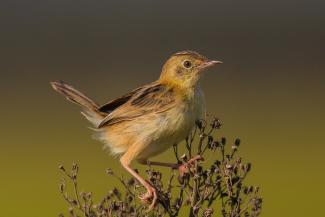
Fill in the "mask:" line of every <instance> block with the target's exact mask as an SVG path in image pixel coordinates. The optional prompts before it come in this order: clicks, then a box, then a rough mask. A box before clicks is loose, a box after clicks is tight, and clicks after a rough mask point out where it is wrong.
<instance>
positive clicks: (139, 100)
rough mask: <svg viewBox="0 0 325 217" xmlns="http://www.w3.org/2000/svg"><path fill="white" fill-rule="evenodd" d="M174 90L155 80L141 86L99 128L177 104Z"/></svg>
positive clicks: (164, 109) (161, 110)
mask: <svg viewBox="0 0 325 217" xmlns="http://www.w3.org/2000/svg"><path fill="white" fill-rule="evenodd" d="M175 102H176V99H175V94H174V90H173V89H171V88H168V87H166V86H165V85H163V84H159V83H157V82H154V83H152V84H150V85H147V86H144V87H143V88H140V89H139V90H138V91H137V92H136V93H134V94H133V95H132V96H131V97H130V99H129V100H128V101H127V102H126V103H124V104H123V105H121V106H120V107H118V108H117V109H115V110H113V111H112V112H111V113H110V114H108V115H107V116H106V117H105V118H104V119H103V120H102V122H101V123H100V124H99V125H98V128H101V127H103V126H109V125H113V124H116V123H120V122H123V121H131V120H134V119H135V118H137V117H140V116H143V115H146V114H150V113H152V114H155V113H160V112H164V111H166V110H169V109H170V108H172V107H174V106H175Z"/></svg>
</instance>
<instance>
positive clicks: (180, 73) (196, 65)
mask: <svg viewBox="0 0 325 217" xmlns="http://www.w3.org/2000/svg"><path fill="white" fill-rule="evenodd" d="M218 63H221V62H220V61H215V60H209V59H208V58H206V57H205V56H203V55H201V54H199V53H197V52H194V51H181V52H177V53H175V54H173V55H172V56H171V57H170V58H169V59H168V60H167V61H166V63H165V64H164V66H163V69H162V72H161V75H160V81H161V82H163V83H164V82H165V83H167V84H170V85H174V86H177V87H180V88H182V89H189V88H193V87H195V85H196V84H197V82H198V81H199V78H200V76H201V73H200V72H202V71H204V70H205V69H207V68H208V67H210V66H212V65H214V64H218Z"/></svg>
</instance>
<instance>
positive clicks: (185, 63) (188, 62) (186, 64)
mask: <svg viewBox="0 0 325 217" xmlns="http://www.w3.org/2000/svg"><path fill="white" fill-rule="evenodd" d="M183 65H184V67H185V68H187V69H188V68H190V67H191V66H192V63H191V62H190V61H188V60H185V61H184V63H183Z"/></svg>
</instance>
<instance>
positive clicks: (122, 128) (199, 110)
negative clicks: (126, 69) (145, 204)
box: [51, 51, 221, 208]
mask: <svg viewBox="0 0 325 217" xmlns="http://www.w3.org/2000/svg"><path fill="white" fill-rule="evenodd" d="M217 63H221V62H220V61H211V60H209V59H208V58H206V57H204V56H202V55H201V54H199V53H197V52H193V51H182V52H178V53H175V54H173V55H172V56H171V57H170V58H169V59H168V60H167V61H166V63H165V64H164V66H163V68H162V72H161V75H160V78H159V79H158V80H157V81H154V82H152V83H150V84H147V85H144V86H142V87H139V88H137V89H135V90H133V91H131V92H129V93H127V94H125V95H123V96H121V97H119V98H117V99H115V100H112V101H110V102H108V103H106V104H104V105H102V106H98V104H96V103H95V102H93V101H92V100H91V99H90V98H88V97H87V96H85V95H84V94H82V93H81V92H79V91H77V90H76V89H74V88H73V87H71V86H69V85H67V84H65V83H63V82H51V85H52V87H53V88H54V89H55V90H56V91H58V92H59V93H61V94H63V95H64V96H65V97H66V98H67V99H69V100H70V101H72V102H74V103H76V104H78V105H80V106H81V107H82V108H83V109H84V112H83V114H84V115H85V116H86V118H87V119H88V120H89V121H90V122H91V123H92V124H93V125H94V126H95V127H96V128H97V129H96V131H97V132H98V133H99V138H100V139H101V140H103V141H104V143H105V146H106V147H108V148H109V149H110V150H111V152H112V153H113V154H115V155H118V156H120V162H121V164H122V166H123V167H124V168H125V169H126V170H127V171H128V172H129V173H130V174H132V175H133V176H134V177H135V178H136V179H137V180H138V181H139V182H140V183H141V184H143V185H144V186H145V188H146V189H147V193H146V194H145V195H144V196H142V197H141V199H142V200H143V201H147V200H148V199H149V198H152V203H151V205H150V208H153V206H154V205H155V203H156V200H157V194H156V190H155V189H154V188H153V187H152V186H151V185H150V184H149V183H148V182H147V181H146V180H144V179H143V178H142V177H141V176H140V175H139V174H138V173H136V172H135V171H134V170H133V169H132V168H131V166H130V163H131V161H132V160H137V161H138V162H140V163H146V162H147V161H148V158H150V157H152V156H154V155H157V154H159V153H161V152H163V151H164V150H166V149H167V148H169V147H170V146H171V145H173V144H177V143H178V142H180V141H181V140H183V139H184V138H185V137H186V136H188V134H189V133H190V131H191V130H192V128H193V126H194V125H195V121H196V120H197V119H199V118H201V117H202V115H203V114H204V112H205V103H204V96H203V92H202V90H201V89H200V87H199V85H197V84H198V81H199V79H200V76H201V72H202V71H203V70H205V69H206V68H208V67H210V66H212V65H215V64H217ZM197 159H198V158H197V157H196V158H195V159H193V160H197ZM151 164H152V165H161V166H170V167H172V168H179V169H180V168H183V167H182V166H181V165H176V164H170V163H160V162H151Z"/></svg>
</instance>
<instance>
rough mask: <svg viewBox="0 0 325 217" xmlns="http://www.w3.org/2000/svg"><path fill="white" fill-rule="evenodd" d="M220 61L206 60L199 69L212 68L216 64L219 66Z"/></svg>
mask: <svg viewBox="0 0 325 217" xmlns="http://www.w3.org/2000/svg"><path fill="white" fill-rule="evenodd" d="M221 63H222V62H221V61H218V60H208V61H205V62H204V63H202V65H201V66H200V68H201V69H207V68H210V67H211V66H214V65H216V64H221Z"/></svg>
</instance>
